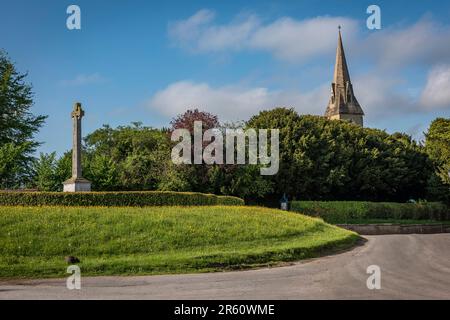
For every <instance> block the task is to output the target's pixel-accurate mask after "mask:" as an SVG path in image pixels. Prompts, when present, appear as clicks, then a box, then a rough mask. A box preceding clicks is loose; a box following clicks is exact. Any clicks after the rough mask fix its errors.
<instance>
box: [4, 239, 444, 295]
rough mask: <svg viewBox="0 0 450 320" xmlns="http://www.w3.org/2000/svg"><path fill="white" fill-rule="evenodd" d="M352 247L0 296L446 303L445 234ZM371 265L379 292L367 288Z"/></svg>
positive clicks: (17, 285) (55, 283)
mask: <svg viewBox="0 0 450 320" xmlns="http://www.w3.org/2000/svg"><path fill="white" fill-rule="evenodd" d="M365 238H366V239H367V240H368V241H367V242H366V243H365V244H364V245H362V246H359V247H356V248H355V249H353V250H350V251H347V252H344V253H341V254H337V255H331V256H327V257H322V258H317V259H312V260H308V261H305V262H299V263H295V264H292V265H289V266H283V267H274V268H265V269H258V270H248V271H233V272H220V273H207V274H188V275H164V276H140V277H90V278H89V277H86V278H82V288H81V290H68V289H66V287H65V279H52V280H30V281H18V280H15V281H0V299H450V234H432V235H427V234H420V235H419V234H418V235H383V236H366V237H365ZM369 265H378V266H379V267H380V268H381V289H380V290H369V289H367V286H366V280H367V278H368V276H369V275H368V274H367V273H366V269H367V267H368V266H369Z"/></svg>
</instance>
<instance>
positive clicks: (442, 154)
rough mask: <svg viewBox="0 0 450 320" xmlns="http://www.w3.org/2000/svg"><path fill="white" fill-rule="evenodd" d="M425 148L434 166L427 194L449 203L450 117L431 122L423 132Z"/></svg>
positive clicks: (434, 198)
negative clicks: (425, 131) (424, 132)
mask: <svg viewBox="0 0 450 320" xmlns="http://www.w3.org/2000/svg"><path fill="white" fill-rule="evenodd" d="M425 150H426V152H427V153H428V155H429V156H430V158H431V160H432V161H433V164H434V168H435V172H434V174H433V176H432V177H430V179H429V183H428V193H429V196H430V197H431V198H432V199H433V200H441V201H446V202H448V203H450V118H449V119H445V118H437V119H435V120H434V121H433V122H432V123H431V125H430V128H429V129H428V132H427V133H426V134H425Z"/></svg>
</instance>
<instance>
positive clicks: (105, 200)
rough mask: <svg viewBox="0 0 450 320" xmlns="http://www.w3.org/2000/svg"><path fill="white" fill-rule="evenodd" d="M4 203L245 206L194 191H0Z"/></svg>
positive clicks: (238, 201)
mask: <svg viewBox="0 0 450 320" xmlns="http://www.w3.org/2000/svg"><path fill="white" fill-rule="evenodd" d="M0 205H4V206H108V207H113V206H114V207H144V206H177V205H179V206H212V205H230V206H231V205H244V200H242V199H240V198H237V197H229V196H217V195H214V194H204V193H196V192H171V191H125V192H74V193H72V192H0Z"/></svg>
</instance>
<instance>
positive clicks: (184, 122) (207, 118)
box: [170, 109, 219, 134]
mask: <svg viewBox="0 0 450 320" xmlns="http://www.w3.org/2000/svg"><path fill="white" fill-rule="evenodd" d="M194 121H201V122H202V126H203V132H204V131H206V130H208V129H212V128H218V127H219V119H218V117H217V116H215V115H213V114H211V113H209V112H204V111H199V110H198V109H194V110H188V111H186V112H185V113H183V114H180V115H178V116H177V117H176V118H174V119H172V121H170V125H171V131H173V130H175V129H188V130H189V132H190V133H191V134H194Z"/></svg>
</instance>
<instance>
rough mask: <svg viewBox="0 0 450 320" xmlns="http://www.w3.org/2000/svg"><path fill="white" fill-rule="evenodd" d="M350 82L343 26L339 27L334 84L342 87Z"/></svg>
mask: <svg viewBox="0 0 450 320" xmlns="http://www.w3.org/2000/svg"><path fill="white" fill-rule="evenodd" d="M347 82H350V75H349V73H348V67H347V60H346V59H345V52H344V46H343V45H342V35H341V26H339V37H338V46H337V49H336V63H335V65H334V77H333V83H336V84H337V85H340V86H345V84H346V83H347Z"/></svg>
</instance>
